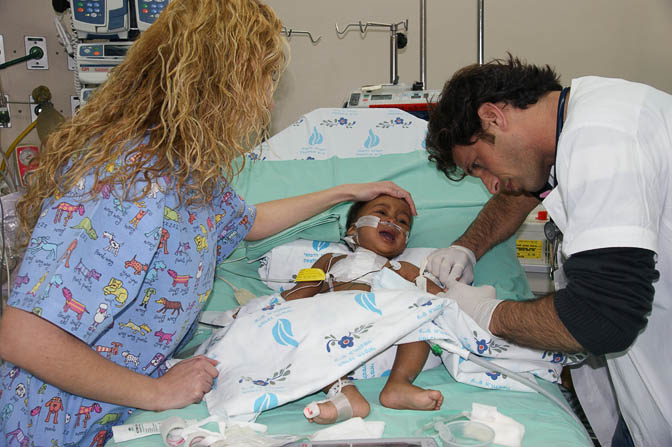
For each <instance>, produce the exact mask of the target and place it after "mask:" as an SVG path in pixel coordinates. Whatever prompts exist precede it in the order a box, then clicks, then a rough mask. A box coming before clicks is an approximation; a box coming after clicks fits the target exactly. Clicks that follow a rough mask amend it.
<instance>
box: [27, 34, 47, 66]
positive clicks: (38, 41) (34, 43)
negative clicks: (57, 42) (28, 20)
mask: <svg viewBox="0 0 672 447" xmlns="http://www.w3.org/2000/svg"><path fill="white" fill-rule="evenodd" d="M25 42H26V55H28V54H29V53H30V49H31V48H33V47H40V48H42V52H43V53H44V54H43V56H42V57H41V58H40V59H31V60H29V61H26V66H27V67H28V70H47V69H48V68H49V59H48V58H47V38H46V37H40V36H26V37H25Z"/></svg>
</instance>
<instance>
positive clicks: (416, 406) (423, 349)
mask: <svg viewBox="0 0 672 447" xmlns="http://www.w3.org/2000/svg"><path fill="white" fill-rule="evenodd" d="M428 354H429V345H428V344H427V343H426V342H424V341H416V342H413V343H406V344H403V345H399V346H397V355H396V357H395V358H394V365H392V371H391V373H390V377H389V378H388V379H387V383H386V384H385V387H384V388H383V391H381V392H380V403H381V404H382V405H383V406H385V407H388V408H395V409H398V410H438V409H439V408H441V404H443V395H442V394H441V392H440V391H438V390H425V389H423V388H420V387H417V386H415V385H413V381H414V380H415V378H416V377H417V375H418V374H419V373H420V371H422V367H423V365H424V364H425V361H427V355H428Z"/></svg>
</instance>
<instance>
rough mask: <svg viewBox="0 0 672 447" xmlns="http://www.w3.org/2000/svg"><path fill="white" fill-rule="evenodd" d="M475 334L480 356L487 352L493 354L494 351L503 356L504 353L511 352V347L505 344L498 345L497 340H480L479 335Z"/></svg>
mask: <svg viewBox="0 0 672 447" xmlns="http://www.w3.org/2000/svg"><path fill="white" fill-rule="evenodd" d="M473 333H474V340H475V341H476V350H477V351H478V353H479V354H483V353H484V352H487V353H488V354H492V353H493V351H494V352H496V353H498V354H501V353H502V352H506V351H508V350H509V345H507V344H504V343H501V344H500V343H497V342H496V341H495V340H492V339H490V340H486V339H484V338H481V339H479V338H478V334H477V333H476V331H474V332H473Z"/></svg>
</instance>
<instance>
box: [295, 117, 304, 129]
mask: <svg viewBox="0 0 672 447" xmlns="http://www.w3.org/2000/svg"><path fill="white" fill-rule="evenodd" d="M305 120H306V118H305V117H304V116H302V117H301V118H299V120H298V121H295V122H294V123H293V124H292V127H298V126H300V125H301V123H303V122H304V121H305Z"/></svg>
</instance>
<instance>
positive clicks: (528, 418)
mask: <svg viewBox="0 0 672 447" xmlns="http://www.w3.org/2000/svg"><path fill="white" fill-rule="evenodd" d="M539 383H540V384H541V385H542V386H543V387H544V388H545V389H547V390H548V391H549V392H551V393H552V394H554V395H555V396H556V397H558V398H559V399H561V400H564V398H563V397H562V394H561V393H560V391H559V390H558V387H557V385H554V384H551V383H548V382H541V381H539ZM384 384H385V378H384V377H383V378H377V379H367V380H358V381H357V387H358V388H359V390H360V391H361V393H362V394H363V395H364V397H366V399H367V400H368V401H369V403H370V404H371V413H370V414H369V416H368V417H367V420H370V421H384V422H385V431H384V433H383V437H384V438H395V437H409V436H415V433H416V430H418V428H421V427H423V426H424V425H425V424H427V423H429V422H432V420H433V418H436V417H439V418H440V417H449V416H451V415H455V414H458V413H461V412H463V411H471V405H472V402H478V403H481V404H484V405H492V406H495V407H497V409H498V411H499V412H500V413H502V414H504V415H506V416H509V417H511V418H513V419H515V420H516V421H517V422H519V423H521V424H523V425H524V426H525V436H524V438H523V443H522V445H523V447H540V446H543V447H553V446H558V447H560V446H561V447H575V446H592V443H591V442H590V441H589V440H587V439H586V438H585V436H584V435H583V431H582V428H581V427H580V426H579V425H578V424H577V423H576V422H574V421H573V420H572V419H571V417H570V416H569V415H567V414H566V413H565V412H564V411H563V410H561V409H560V407H558V406H557V405H556V404H554V403H553V402H551V401H550V400H549V399H547V398H546V397H544V396H542V395H540V394H537V393H525V392H518V391H493V390H486V389H482V388H477V387H473V386H470V385H464V384H461V383H457V382H455V381H454V380H453V379H452V378H451V377H450V374H448V372H447V371H446V370H445V369H444V368H443V366H439V367H436V368H434V369H431V370H428V371H423V372H422V373H420V375H419V376H418V378H417V379H416V381H415V384H416V385H418V386H420V387H423V388H432V389H437V390H440V391H441V392H442V393H443V396H444V402H443V406H442V408H441V409H440V410H438V411H413V410H392V409H389V408H385V407H383V406H382V405H380V402H379V401H378V394H379V393H380V390H381V389H382V388H383V386H384ZM323 398H324V394H322V393H318V394H315V395H312V396H307V397H305V398H304V399H301V400H298V401H296V402H292V403H290V404H287V405H284V406H282V407H278V408H274V409H272V410H269V411H266V412H264V413H262V414H261V415H260V416H259V418H258V419H257V422H258V423H260V424H264V425H266V426H268V434H293V435H298V436H309V435H311V434H312V433H314V432H316V431H317V430H320V429H322V428H325V427H326V426H323V425H317V424H311V423H310V422H308V420H307V419H306V418H305V417H304V416H303V408H304V407H305V406H306V405H307V404H308V403H310V402H311V401H313V400H321V399H323ZM171 416H180V417H182V418H185V419H204V418H206V417H208V416H209V414H208V410H207V408H206V406H205V403H201V404H197V405H190V406H188V407H186V408H183V409H181V410H169V411H164V412H160V413H154V412H147V411H138V412H136V413H135V414H134V415H133V416H131V418H130V419H129V423H139V422H148V421H159V420H163V419H167V418H169V417H171ZM206 428H208V429H210V430H213V431H217V427H216V425H214V424H210V425H208V426H206ZM435 434H436V433H433V432H427V433H426V434H425V436H434V435H435ZM436 439H437V442H438V443H439V445H441V441H439V440H438V438H436ZM106 446H107V447H111V446H119V447H154V446H156V447H159V446H163V443H162V442H161V438H160V437H159V436H156V435H154V436H149V437H146V438H142V439H138V440H134V441H127V442H121V443H118V444H117V443H115V442H113V441H110V442H108V443H107V444H106Z"/></svg>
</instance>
